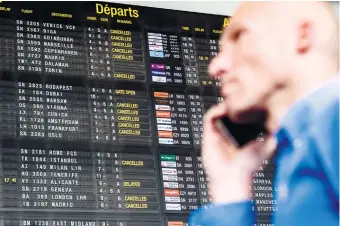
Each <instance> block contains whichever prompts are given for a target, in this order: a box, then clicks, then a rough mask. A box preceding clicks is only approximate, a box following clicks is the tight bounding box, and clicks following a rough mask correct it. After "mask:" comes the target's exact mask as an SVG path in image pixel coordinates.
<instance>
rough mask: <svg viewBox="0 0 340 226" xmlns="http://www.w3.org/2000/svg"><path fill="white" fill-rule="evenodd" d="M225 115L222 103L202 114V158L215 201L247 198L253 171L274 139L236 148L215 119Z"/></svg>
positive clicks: (227, 201)
mask: <svg viewBox="0 0 340 226" xmlns="http://www.w3.org/2000/svg"><path fill="white" fill-rule="evenodd" d="M225 115H227V109H226V107H225V105H224V104H223V103H221V104H219V105H216V106H214V107H212V108H211V109H210V110H209V111H208V112H207V113H206V115H205V117H204V132H203V141H204V142H203V145H202V150H201V152H202V153H201V155H202V162H203V166H204V169H205V172H206V174H207V176H208V177H209V187H210V193H211V198H212V201H213V202H214V203H221V204H222V203H232V202H239V201H245V200H247V199H249V194H250V190H249V187H250V186H252V179H253V175H254V173H255V172H256V171H257V170H258V168H259V167H260V166H261V165H262V162H263V161H264V160H265V159H268V158H269V157H270V156H271V155H272V153H273V150H274V148H273V140H269V139H265V142H257V141H251V142H249V143H248V144H247V145H245V146H243V147H242V148H241V149H238V148H237V147H236V146H235V145H234V144H233V143H232V142H231V140H230V139H228V138H227V137H225V135H223V134H222V132H221V130H220V129H219V127H218V125H217V123H216V122H217V120H218V119H219V118H221V117H222V116H225Z"/></svg>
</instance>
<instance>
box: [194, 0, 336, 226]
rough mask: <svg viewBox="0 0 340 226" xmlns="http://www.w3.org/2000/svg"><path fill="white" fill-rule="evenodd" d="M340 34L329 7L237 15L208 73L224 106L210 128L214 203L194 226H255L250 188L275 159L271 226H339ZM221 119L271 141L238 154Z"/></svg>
mask: <svg viewBox="0 0 340 226" xmlns="http://www.w3.org/2000/svg"><path fill="white" fill-rule="evenodd" d="M338 29H339V25H338V18H337V17H336V16H335V14H334V12H333V11H332V8H331V5H330V4H329V3H327V2H298V3H294V2H247V3H243V4H242V5H241V6H240V8H239V9H238V10H237V11H236V13H235V15H234V16H233V17H232V19H231V24H230V26H229V27H227V28H225V30H224V31H223V34H222V36H221V44H222V46H221V47H222V50H221V51H220V53H219V54H218V56H216V58H215V59H214V60H213V61H212V62H211V64H210V67H209V73H210V75H211V76H212V77H215V76H220V78H221V82H222V88H221V94H222V96H223V97H224V102H223V103H222V104H220V105H218V106H215V107H213V108H212V109H210V110H209V112H207V114H206V116H205V119H204V135H203V140H204V143H203V145H202V150H201V152H202V153H201V154H202V160H203V165H204V169H205V171H206V174H207V176H208V177H209V178H210V181H209V186H210V193H211V198H212V201H213V202H212V205H211V207H210V208H209V209H208V210H203V209H200V210H198V211H195V212H193V213H192V214H191V216H190V219H189V222H190V224H192V225H200V226H216V225H223V226H251V225H253V224H254V223H256V219H255V214H256V213H255V212H254V211H253V210H252V203H251V200H250V197H249V193H250V191H249V187H252V186H253V181H252V179H253V174H254V173H255V172H256V171H257V169H258V168H259V167H260V166H261V164H262V162H263V161H264V160H266V159H270V158H272V160H273V162H274V163H275V165H276V175H275V184H274V185H275V186H276V187H277V188H278V191H277V192H276V193H275V195H274V199H276V200H277V202H278V205H277V208H278V211H277V212H275V215H274V217H273V219H272V223H274V225H275V226H302V225H308V226H314V225H315V226H316V225H318V226H320V225H327V226H337V225H339V84H340V83H339V78H338V77H339V76H338V73H339V39H338V36H339V31H338ZM224 115H227V116H228V117H229V118H230V119H231V120H233V121H234V122H239V123H246V122H259V121H261V122H263V123H264V125H265V127H266V129H267V131H268V135H267V137H266V141H265V142H255V141H254V142H249V143H248V144H247V145H246V146H244V147H243V148H242V149H238V148H236V147H235V146H234V145H233V144H232V143H231V141H230V140H229V139H227V138H226V137H224V136H223V135H222V134H221V132H220V130H219V129H218V128H217V126H216V120H217V119H218V118H220V117H222V116H224ZM273 144H274V146H276V149H275V148H273ZM274 154H275V155H274Z"/></svg>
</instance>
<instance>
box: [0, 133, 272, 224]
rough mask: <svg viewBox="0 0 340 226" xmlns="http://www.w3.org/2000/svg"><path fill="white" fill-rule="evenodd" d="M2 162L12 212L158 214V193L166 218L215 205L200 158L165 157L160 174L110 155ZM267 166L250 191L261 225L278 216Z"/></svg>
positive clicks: (12, 151) (133, 157)
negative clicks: (51, 211) (167, 214)
mask: <svg viewBox="0 0 340 226" xmlns="http://www.w3.org/2000/svg"><path fill="white" fill-rule="evenodd" d="M260 139H261V137H259V141H260ZM116 151H118V150H116ZM138 151H140V152H143V150H140V149H138ZM1 160H2V162H1V166H2V167H1V174H2V175H3V180H1V181H0V185H1V186H0V187H1V189H2V191H1V193H0V195H1V200H2V202H1V204H0V208H6V209H7V210H8V209H18V208H19V209H21V210H27V209H36V210H42V209H54V210H68V211H69V210H72V211H77V210H82V211H83V210H88V211H91V210H97V211H100V212H103V213H115V212H116V211H117V212H119V213H131V211H132V212H134V213H159V209H160V202H159V198H158V197H159V191H160V190H159V188H160V189H161V192H160V194H161V197H162V202H161V203H162V204H163V207H162V208H161V209H163V211H164V212H165V213H175V214H176V213H177V214H178V213H181V214H185V213H186V214H187V213H189V212H190V211H193V210H197V209H198V208H199V206H204V208H209V205H207V204H209V203H210V202H211V199H210V198H209V184H208V182H209V178H208V177H206V175H205V173H204V170H203V166H202V159H201V157H200V156H199V154H198V153H196V154H194V155H193V154H171V153H169V152H167V153H164V152H161V153H160V155H159V160H158V162H159V164H158V165H159V166H160V167H159V168H160V169H159V172H157V171H156V168H155V157H154V155H151V154H142V153H140V154H132V153H122V152H114V151H113V150H109V149H108V150H101V151H88V150H72V149H65V148H60V149H30V148H21V149H18V148H2V149H1ZM264 165H266V166H267V167H260V168H259V170H258V172H257V173H255V175H254V178H253V183H254V186H253V187H252V188H249V191H250V195H251V196H252V197H253V211H256V212H257V214H258V221H266V220H267V222H269V218H270V216H271V214H272V212H274V211H276V210H277V208H276V202H275V200H273V191H276V187H274V186H272V175H273V167H272V166H271V165H270V164H269V163H268V162H264ZM158 181H159V182H160V185H159V186H158V184H157V183H158Z"/></svg>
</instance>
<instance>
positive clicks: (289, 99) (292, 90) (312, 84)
mask: <svg viewBox="0 0 340 226" xmlns="http://www.w3.org/2000/svg"><path fill="white" fill-rule="evenodd" d="M324 73H325V72H324ZM337 73H338V72H337V71H336V70H333V71H330V70H329V72H328V74H323V75H324V76H319V75H315V74H314V73H311V74H309V75H311V76H310V77H309V78H308V77H307V75H305V77H303V76H302V77H301V76H299V77H300V78H303V79H301V80H300V81H299V79H295V80H293V81H292V82H291V84H290V85H289V88H287V89H282V90H279V91H277V92H276V94H274V95H273V96H272V98H271V99H270V101H269V104H268V105H267V106H268V113H267V118H266V122H265V126H266V128H267V130H268V132H269V133H270V134H274V133H275V132H276V131H277V130H278V129H279V127H280V121H281V119H282V118H283V116H284V115H285V114H286V113H287V112H288V111H289V109H290V108H291V106H292V105H293V104H294V103H295V102H296V101H298V100H300V99H301V98H303V97H304V96H306V95H309V94H310V93H311V92H312V91H313V90H315V89H317V88H319V87H320V86H322V85H323V84H324V83H326V82H327V81H329V80H331V79H333V78H335V76H336V75H337ZM313 75H315V76H313Z"/></svg>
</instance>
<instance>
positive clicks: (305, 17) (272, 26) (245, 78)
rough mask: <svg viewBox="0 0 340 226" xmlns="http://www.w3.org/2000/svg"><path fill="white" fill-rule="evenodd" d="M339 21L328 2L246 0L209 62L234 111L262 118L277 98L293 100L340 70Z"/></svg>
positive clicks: (238, 117)
mask: <svg viewBox="0 0 340 226" xmlns="http://www.w3.org/2000/svg"><path fill="white" fill-rule="evenodd" d="M336 22H337V21H336V18H334V17H333V15H332V12H331V10H330V9H329V6H328V3H321V2H305V3H304V2H300V3H293V2H291V3H289V2H287V3H284V2H247V3H243V4H241V6H240V7H239V9H238V10H237V11H236V12H235V14H234V15H233V17H232V19H231V23H230V26H229V27H226V28H225V30H224V32H223V34H222V36H221V48H222V49H221V51H220V53H219V54H218V56H217V57H216V58H215V59H214V60H213V61H212V62H211V64H210V67H209V74H210V75H211V76H213V77H215V76H219V77H220V79H221V81H222V88H221V93H222V95H223V96H224V97H225V102H226V104H227V108H228V116H229V117H230V118H231V119H232V120H234V121H239V122H246V121H255V120H258V117H259V116H260V115H261V116H262V115H263V113H264V112H265V113H267V114H272V113H273V112H268V111H273V109H271V108H273V106H275V105H276V106H277V103H275V102H277V101H283V102H287V103H280V104H281V105H282V106H285V105H289V104H291V102H292V101H294V100H296V99H297V98H299V97H300V96H301V95H302V93H305V92H306V91H307V90H310V89H312V87H313V88H315V86H316V84H318V83H320V82H321V81H322V80H323V79H324V78H325V76H326V77H327V76H334V75H329V74H327V73H332V72H333V71H334V70H335V72H334V73H336V72H337V70H338V68H337V65H338V62H339V61H338V44H339V41H338V25H337V23H336ZM327 68H328V69H327ZM317 73H319V74H317ZM320 73H323V74H321V75H320ZM306 83H309V84H310V85H308V84H306ZM257 113H258V114H257ZM274 114H275V113H274Z"/></svg>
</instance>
